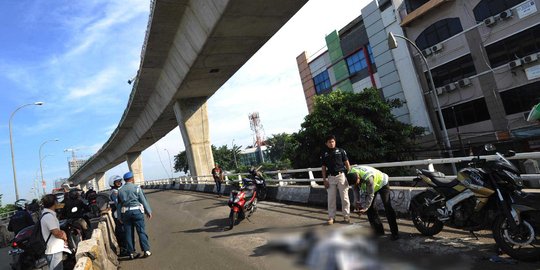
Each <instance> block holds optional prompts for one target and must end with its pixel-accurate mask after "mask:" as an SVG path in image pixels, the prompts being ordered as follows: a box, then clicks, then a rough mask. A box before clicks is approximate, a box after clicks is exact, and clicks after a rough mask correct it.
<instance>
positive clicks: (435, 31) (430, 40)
mask: <svg viewBox="0 0 540 270" xmlns="http://www.w3.org/2000/svg"><path fill="white" fill-rule="evenodd" d="M462 31H463V27H462V26H461V22H460V21H459V18H448V19H444V20H440V21H438V22H435V23H434V24H432V25H430V26H428V27H427V28H426V29H425V30H424V31H423V32H422V33H421V34H420V35H419V36H418V37H417V38H416V45H417V46H418V48H420V50H423V49H425V48H428V47H431V46H433V45H435V44H437V43H440V42H441V41H443V40H445V39H448V38H450V37H452V36H455V35H456V34H459V33H461V32H462Z"/></svg>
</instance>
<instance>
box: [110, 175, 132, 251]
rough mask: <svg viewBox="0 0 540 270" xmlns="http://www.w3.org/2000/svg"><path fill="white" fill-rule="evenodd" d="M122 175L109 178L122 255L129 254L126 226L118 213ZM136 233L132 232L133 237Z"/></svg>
mask: <svg viewBox="0 0 540 270" xmlns="http://www.w3.org/2000/svg"><path fill="white" fill-rule="evenodd" d="M122 181H123V179H122V177H121V176H120V175H113V176H111V177H110V178H109V186H110V187H111V195H109V199H110V202H109V205H110V206H111V211H112V213H113V219H114V223H115V224H116V228H115V231H114V233H115V235H116V239H118V245H119V246H120V256H128V255H129V254H128V253H127V246H126V241H125V239H124V234H125V232H124V226H122V223H120V221H119V220H118V213H117V211H116V210H117V209H116V207H117V205H118V191H119V190H120V189H121V188H122ZM134 237H135V235H134V234H132V238H134Z"/></svg>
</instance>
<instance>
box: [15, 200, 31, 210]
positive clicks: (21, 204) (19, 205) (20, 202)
mask: <svg viewBox="0 0 540 270" xmlns="http://www.w3.org/2000/svg"><path fill="white" fill-rule="evenodd" d="M27 204H28V201H27V200H25V199H20V200H17V201H15V206H16V207H17V208H21V209H23V210H24V209H25V208H26V205H27Z"/></svg>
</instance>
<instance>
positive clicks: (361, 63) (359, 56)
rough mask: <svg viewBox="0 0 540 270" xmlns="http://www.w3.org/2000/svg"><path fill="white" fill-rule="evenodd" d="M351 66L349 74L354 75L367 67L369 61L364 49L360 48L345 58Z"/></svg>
mask: <svg viewBox="0 0 540 270" xmlns="http://www.w3.org/2000/svg"><path fill="white" fill-rule="evenodd" d="M345 60H346V61H347V66H348V67H349V74H350V75H353V74H355V73H357V72H359V71H360V70H362V69H364V68H367V67H368V66H367V65H368V63H367V61H366V57H365V55H364V50H362V49H361V50H359V51H357V52H355V53H354V54H352V55H351V56H349V57H347V58H346V59H345Z"/></svg>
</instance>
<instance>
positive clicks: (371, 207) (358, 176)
mask: <svg viewBox="0 0 540 270" xmlns="http://www.w3.org/2000/svg"><path fill="white" fill-rule="evenodd" d="M347 181H348V182H349V184H350V185H354V187H353V192H354V194H355V197H356V198H360V194H359V190H361V191H362V192H364V193H366V194H367V199H366V202H365V204H364V206H363V207H362V209H360V213H359V214H363V213H366V212H367V215H368V219H369V224H371V227H372V228H373V229H374V230H375V234H376V235H383V234H384V228H383V225H382V222H381V219H380V218H379V214H378V213H377V209H376V208H375V204H374V203H373V200H374V199H375V196H376V195H377V194H379V195H380V196H381V200H382V202H383V205H384V212H385V213H386V218H387V219H388V224H389V225H390V231H391V232H392V236H391V239H392V240H397V239H399V233H398V225H397V222H396V213H395V212H394V209H393V208H392V203H391V200H390V187H389V186H388V175H387V174H385V173H383V172H381V171H379V170H377V169H375V168H372V167H369V166H353V167H352V168H351V170H350V171H349V173H348V174H347ZM355 203H359V202H356V201H355Z"/></svg>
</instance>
